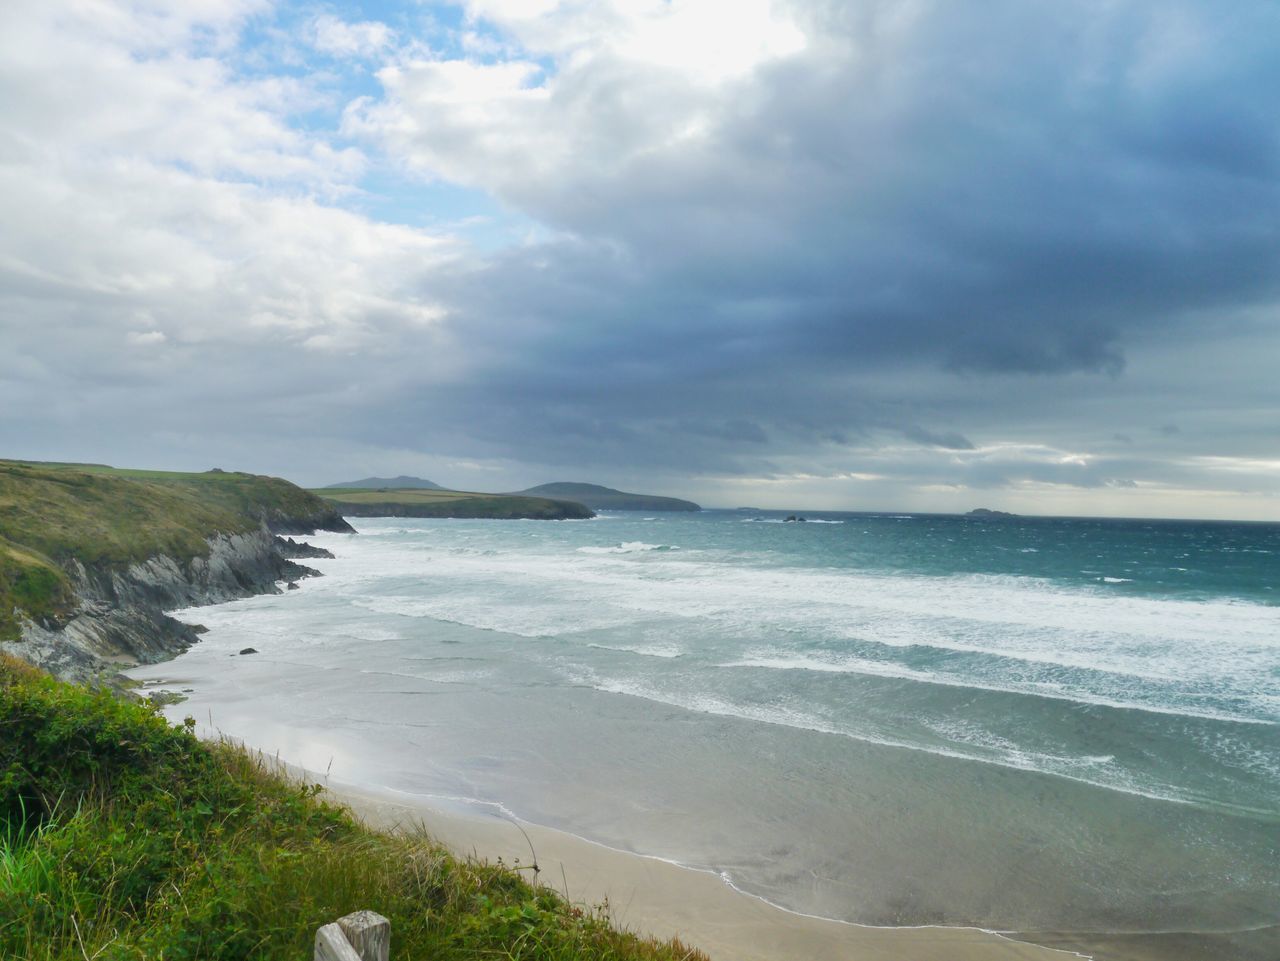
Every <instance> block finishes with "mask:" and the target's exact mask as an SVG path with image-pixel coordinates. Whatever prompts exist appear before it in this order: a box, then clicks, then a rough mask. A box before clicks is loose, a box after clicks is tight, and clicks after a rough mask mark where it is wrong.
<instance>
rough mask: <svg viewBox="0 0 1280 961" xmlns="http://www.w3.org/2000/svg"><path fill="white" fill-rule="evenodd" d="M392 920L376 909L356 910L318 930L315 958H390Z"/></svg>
mask: <svg viewBox="0 0 1280 961" xmlns="http://www.w3.org/2000/svg"><path fill="white" fill-rule="evenodd" d="M390 954H391V922H390V921H388V920H387V919H386V918H384V917H383V916H382V915H380V914H375V913H374V912H373V911H356V912H355V913H353V914H348V915H347V916H346V917H344V918H339V919H338V920H337V921H335V922H334V923H333V924H326V925H325V926H324V927H322V928H320V930H318V931H317V932H316V950H315V957H314V961H389V958H390Z"/></svg>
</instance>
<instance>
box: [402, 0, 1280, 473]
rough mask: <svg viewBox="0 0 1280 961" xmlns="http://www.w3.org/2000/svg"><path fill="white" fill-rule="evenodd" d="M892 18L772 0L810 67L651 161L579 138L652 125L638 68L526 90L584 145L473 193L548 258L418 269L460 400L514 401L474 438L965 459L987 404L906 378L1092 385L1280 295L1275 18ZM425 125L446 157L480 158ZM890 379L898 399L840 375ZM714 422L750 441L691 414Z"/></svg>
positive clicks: (777, 69)
mask: <svg viewBox="0 0 1280 961" xmlns="http://www.w3.org/2000/svg"><path fill="white" fill-rule="evenodd" d="M897 6H898V5H889V4H875V3H872V4H859V5H849V4H795V5H793V9H794V11H795V13H796V16H797V19H798V21H799V22H800V23H801V24H802V25H803V26H804V28H805V31H806V34H807V37H808V46H807V47H806V49H805V50H803V51H802V52H800V53H797V54H795V55H794V56H791V57H787V58H784V59H782V60H780V61H778V62H776V63H772V64H766V65H764V66H762V67H760V68H759V69H758V71H757V72H756V74H755V75H754V78H753V79H752V80H751V82H750V83H746V84H742V85H740V86H738V87H735V88H734V97H733V99H732V101H731V102H722V101H716V100H714V99H713V100H711V101H709V106H707V107H706V110H707V111H712V113H710V120H708V121H706V123H707V125H708V126H707V133H706V134H705V135H703V136H701V137H698V138H694V139H692V140H691V141H688V142H681V143H679V144H677V145H676V146H664V145H658V146H653V147H652V149H648V150H640V151H635V152H632V153H630V154H628V153H625V152H623V153H621V154H620V155H619V156H616V157H610V156H608V155H607V151H606V152H605V153H601V152H600V151H598V150H594V149H592V146H591V143H592V138H590V137H589V136H588V135H587V134H586V133H584V132H583V128H584V127H587V128H590V131H591V132H597V133H598V132H599V131H598V130H597V127H598V128H599V129H602V130H607V129H611V127H612V125H617V124H621V123H622V122H623V121H625V120H628V119H630V120H632V121H633V122H635V123H637V124H641V123H645V124H649V125H651V126H653V125H659V124H660V121H661V119H662V118H663V116H664V111H666V110H668V109H670V110H678V109H679V108H678V107H668V105H667V104H664V103H662V102H656V103H655V102H652V101H651V100H648V99H646V96H645V94H646V92H651V91H652V90H654V89H657V88H659V87H660V84H661V78H659V77H657V76H656V75H646V74H645V73H644V71H643V68H640V67H637V66H635V65H630V64H629V65H626V66H625V67H624V66H623V65H621V64H619V63H617V62H612V61H608V60H603V59H602V60H601V61H600V62H597V63H595V64H594V65H590V66H588V67H585V68H581V69H578V70H569V69H568V68H566V69H565V71H564V72H563V74H562V75H561V76H559V77H553V78H552V80H551V81H549V82H550V84H551V85H552V92H551V94H550V106H549V107H547V110H548V111H550V112H551V115H552V117H553V119H554V118H555V116H556V114H555V111H557V110H560V111H561V112H568V111H570V110H575V111H578V113H577V114H575V116H574V120H573V122H572V126H571V128H570V130H569V133H568V134H566V135H568V136H577V137H580V138H582V140H583V141H584V144H585V146H584V149H583V150H582V152H581V155H580V156H577V157H571V158H570V159H568V160H566V161H564V162H563V163H562V164H560V165H558V166H556V167H555V168H553V170H552V173H551V174H547V173H546V172H545V171H544V170H543V169H542V168H539V167H538V165H537V164H533V165H530V168H529V170H528V171H521V170H519V169H516V170H506V169H504V170H502V171H500V172H497V173H494V174H492V175H491V176H490V177H489V178H488V179H487V180H486V181H485V184H486V186H487V187H488V188H489V189H492V190H493V191H495V192H496V193H497V194H498V195H499V196H502V197H504V198H505V199H507V200H508V201H509V202H511V203H514V204H516V205H517V206H519V208H520V209H522V210H523V211H525V212H526V213H529V214H531V215H532V216H534V217H536V218H537V219H539V220H540V221H542V222H543V223H546V224H548V225H550V226H552V227H554V228H556V229H559V230H562V231H565V232H567V233H568V234H569V235H571V236H572V237H573V238H574V239H572V240H568V239H566V240H559V241H552V242H544V243H541V244H537V245H534V246H532V247H527V248H520V249H516V250H512V251H508V252H506V253H505V254H503V255H501V256H499V257H496V258H495V259H494V260H493V261H492V262H491V263H490V264H488V265H487V266H485V267H483V268H481V269H480V270H478V271H476V272H474V273H471V274H468V275H466V276H465V277H463V278H461V279H457V280H455V281H449V280H446V281H444V283H445V287H444V288H443V295H444V298H445V300H446V301H447V302H449V303H450V304H451V305H452V307H453V309H454V311H455V313H454V321H453V323H455V324H456V325H457V329H458V332H459V336H467V337H472V338H475V339H477V340H478V341H480V342H482V343H483V344H484V346H483V347H482V348H481V355H482V357H483V360H482V361H481V363H480V364H479V365H478V371H477V376H476V378H475V379H474V380H473V381H471V383H470V384H469V385H468V389H467V390H466V392H465V393H466V396H467V397H468V398H469V400H473V399H475V398H476V397H477V396H479V395H481V394H482V395H483V396H486V397H488V398H489V400H490V403H492V404H500V405H501V404H505V405H507V406H509V407H510V408H512V409H513V410H514V411H515V413H514V414H511V415H508V416H504V417H503V418H501V420H502V421H503V423H504V424H505V425H506V426H507V428H508V429H509V430H510V431H511V433H510V435H509V436H508V437H506V438H499V437H496V436H495V440H498V439H505V440H508V441H510V442H511V443H513V444H515V445H517V446H520V447H523V448H525V455H526V456H528V455H531V454H532V453H533V451H532V450H531V448H533V447H536V446H538V445H544V444H547V443H553V444H555V445H556V446H557V447H558V448H562V449H563V448H564V447H565V442H564V437H551V436H549V435H548V432H547V431H543V430H539V429H538V427H537V423H536V422H537V421H539V420H541V422H542V423H544V424H545V426H546V427H547V428H549V430H550V431H551V432H554V433H557V434H563V433H567V434H568V435H570V436H572V437H578V438H581V439H582V441H583V443H584V445H586V444H591V445H594V451H595V454H596V456H601V455H602V453H603V451H604V450H605V449H607V448H608V447H609V444H608V443H606V441H605V439H603V438H601V437H600V436H598V433H597V432H596V431H595V429H593V428H590V426H589V425H592V424H595V423H597V421H598V422H600V423H609V424H611V425H614V426H613V428H612V429H613V430H614V431H615V432H616V433H615V434H614V435H613V438H614V439H622V438H625V441H624V442H622V443H620V444H619V445H618V447H617V451H618V455H619V456H620V457H622V458H628V457H632V456H635V451H634V449H632V448H629V447H628V446H627V445H628V444H632V443H636V444H640V445H642V446H644V447H645V448H646V449H648V448H651V447H655V446H662V447H664V448H665V449H664V451H662V452H656V451H650V454H652V455H654V456H659V457H662V458H664V459H674V458H677V457H684V456H687V451H686V449H685V448H684V447H683V445H682V444H681V443H680V442H679V439H678V438H679V437H680V436H681V435H685V434H692V435H694V436H695V437H702V438H709V437H712V436H713V435H714V437H715V438H716V439H718V440H722V441H724V442H725V443H724V444H723V445H711V446H710V447H709V448H708V447H704V448H703V449H702V451H701V454H702V456H700V457H698V458H697V459H698V460H699V462H703V461H706V460H707V459H708V458H709V459H710V460H712V461H714V460H715V459H716V456H717V455H718V452H719V453H726V454H727V453H728V452H732V451H737V452H741V453H744V454H749V453H750V451H749V448H750V447H751V446H754V445H758V444H759V443H760V438H761V437H762V436H767V437H768V438H769V439H770V440H771V442H773V443H775V444H777V445H779V446H780V448H781V449H786V448H787V447H788V446H789V444H790V443H791V442H794V443H795V444H796V445H797V446H799V445H802V444H811V443H813V442H814V439H815V438H816V437H818V436H828V437H830V436H835V435H845V436H848V435H850V434H852V435H854V436H859V435H863V434H865V432H866V431H878V430H885V431H890V432H897V433H899V434H900V435H902V436H905V437H907V438H910V439H912V440H915V441H917V442H919V443H923V444H928V445H933V446H938V447H943V448H948V447H952V448H958V449H963V448H967V447H972V446H973V442H972V441H971V440H970V439H968V437H966V436H965V434H966V433H967V432H970V431H973V430H975V429H977V430H982V429H983V428H985V427H986V426H987V424H984V423H983V422H982V421H984V420H985V421H986V422H987V423H991V422H993V421H998V420H999V412H998V411H989V412H986V414H985V416H984V417H982V418H980V419H975V420H971V421H969V422H967V423H963V424H951V423H946V422H945V421H947V419H948V418H947V416H946V404H945V402H943V403H941V404H937V403H931V402H922V403H919V404H913V397H914V395H915V393H916V391H915V387H916V385H918V384H921V383H929V382H937V381H939V380H940V379H943V378H947V377H954V376H957V375H958V376H960V377H961V378H963V377H965V376H966V375H973V376H981V377H1005V376H1010V375H1013V376H1024V375H1030V376H1033V377H1039V378H1043V377H1055V376H1062V375H1068V374H1073V373H1084V374H1088V375H1092V376H1093V377H1095V378H1096V381H1095V382H1096V383H1097V385H1098V387H1097V389H1099V390H1106V389H1108V388H1107V385H1108V383H1109V382H1110V380H1111V379H1113V378H1115V377H1117V376H1122V375H1123V371H1124V369H1125V365H1126V354H1127V351H1130V350H1132V349H1133V346H1134V345H1135V344H1138V343H1141V342H1143V341H1146V340H1149V339H1150V338H1153V337H1154V338H1160V339H1163V340H1165V341H1167V342H1173V343H1184V344H1186V345H1187V349H1188V351H1189V352H1190V351H1194V345H1195V344H1196V343H1197V341H1199V340H1200V339H1201V338H1202V337H1203V336H1204V334H1203V331H1202V329H1201V325H1202V323H1203V317H1204V316H1205V313H1206V312H1208V313H1213V312H1219V311H1221V312H1228V311H1232V310H1236V309H1240V308H1244V307H1248V306H1252V305H1260V304H1264V305H1271V304H1274V303H1275V302H1276V300H1277V298H1280V257H1278V252H1280V187H1278V185H1277V169H1278V163H1280V160H1278V158H1280V147H1278V141H1277V129H1278V125H1277V116H1276V109H1275V107H1274V104H1273V98H1272V95H1271V94H1270V91H1272V90H1275V89H1280V56H1277V49H1278V47H1280V44H1278V43H1277V38H1278V37H1280V13H1278V12H1277V8H1276V7H1274V6H1273V5H1270V4H1246V5H1243V6H1237V7H1234V8H1233V12H1232V14H1231V16H1229V17H1220V16H1217V15H1216V14H1215V13H1214V12H1213V9H1212V8H1211V7H1210V6H1208V5H1205V4H1175V5H1173V6H1170V5H1168V4H1139V3H1129V4H1118V5H1117V4H1093V3H1079V4H1057V5H1053V6H1047V5H1033V6H1028V5H1026V4H1013V3H997V4H986V5H982V7H981V8H975V7H973V6H970V5H960V4H945V5H928V4H926V5H923V6H922V7H920V8H918V9H919V10H920V11H922V12H920V13H919V14H918V16H916V17H915V18H914V19H911V20H910V22H902V21H904V19H909V18H903V17H898V18H897V19H896V20H895V12H894V11H895V9H896V7H897ZM406 109H407V110H408V111H409V114H410V115H411V114H412V110H411V108H406ZM433 116H435V117H437V119H438V114H433ZM655 117H656V119H655ZM593 124H594V125H596V126H595V127H593V126H592V125H593ZM507 133H509V134H510V136H512V137H514V138H517V139H518V138H519V136H520V135H521V133H522V128H521V127H520V126H519V124H518V123H517V124H515V125H514V126H513V127H512V128H511V129H510V130H509V131H507ZM610 136H611V137H613V138H616V139H617V140H619V141H621V142H625V141H626V139H627V138H626V136H625V135H624V134H623V133H621V132H620V131H619V130H615V132H614V134H612V135H610ZM432 137H433V132H432V128H431V127H430V126H427V125H424V126H423V128H422V130H421V132H420V133H419V134H418V138H419V140H418V146H419V147H422V148H423V149H426V150H428V151H429V152H431V155H432V156H433V157H436V158H440V156H441V155H442V154H444V155H448V156H445V158H444V159H443V160H441V159H437V162H438V163H441V164H445V163H447V162H448V159H449V157H454V158H455V159H456V158H457V157H466V156H469V154H470V152H471V151H472V150H474V149H476V148H475V146H474V144H472V143H471V142H470V141H469V140H468V138H467V136H466V134H465V131H464V132H463V133H461V134H459V133H457V132H456V131H455V135H454V139H453V140H451V142H450V143H449V144H447V145H443V146H442V145H441V144H439V143H434V142H432V143H428V142H427V141H430V140H431V138H432ZM605 139H606V141H607V140H608V139H609V137H606V138H605ZM397 146H398V148H399V149H401V150H403V151H405V152H406V153H412V151H413V149H414V145H413V143H411V142H410V143H399V144H398V145H397ZM477 165H478V166H483V164H480V163H479V162H477ZM433 283H435V284H436V286H435V287H434V288H433V289H435V290H436V291H437V292H441V291H442V288H441V287H440V286H439V279H438V278H433ZM886 369H889V370H892V369H898V370H901V371H902V373H903V377H904V382H903V384H902V388H901V391H900V394H899V396H897V397H892V396H886V392H885V391H884V390H883V386H882V385H881V384H877V385H876V386H875V387H869V386H868V385H867V383H866V381H867V379H868V377H870V376H871V375H872V374H873V373H875V374H878V373H882V372H883V371H885V370H886ZM907 379H910V381H911V382H912V383H911V384H910V385H908V384H907V383H906V380H907ZM1028 383H1030V382H1028ZM1077 389H1078V387H1077ZM904 405H905V407H906V408H907V409H903V408H904ZM921 408H923V409H921ZM539 410H543V411H545V410H556V411H559V412H560V413H559V414H558V415H557V416H554V417H541V418H540V417H537V416H536V415H535V414H534V413H533V412H535V411H539ZM691 413H693V414H696V418H695V417H691V416H690V414H691ZM931 418H933V419H934V420H931ZM738 420H741V421H744V422H747V423H750V424H753V425H755V428H756V429H757V430H756V431H752V432H749V435H747V434H744V435H742V436H738V437H733V436H731V435H730V434H729V433H726V432H724V431H722V430H716V429H711V428H706V427H696V426H693V425H694V424H695V423H708V424H724V423H730V422H734V421H738ZM939 421H941V423H939ZM619 425H628V429H629V430H630V431H631V432H630V433H625V434H624V433H622V427H621V426H619ZM493 430H494V432H495V434H498V435H500V434H501V433H502V429H501V428H500V427H498V426H497V425H494V427H493ZM673 438H675V440H673ZM569 446H570V447H572V445H571V444H570V445H569ZM584 451H585V448H584ZM584 451H580V452H579V453H578V454H577V455H576V456H585V452H584ZM563 456H575V455H573V454H572V453H571V451H569V450H566V451H564V455H563ZM731 461H732V457H728V456H726V458H725V461H724V464H723V466H724V467H725V468H726V469H731V463H730V462H731Z"/></svg>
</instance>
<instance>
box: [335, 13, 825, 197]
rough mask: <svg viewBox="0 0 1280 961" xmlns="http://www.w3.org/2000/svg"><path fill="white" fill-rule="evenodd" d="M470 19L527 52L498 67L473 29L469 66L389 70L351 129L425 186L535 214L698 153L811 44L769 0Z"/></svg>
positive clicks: (456, 62)
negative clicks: (746, 96) (547, 199)
mask: <svg viewBox="0 0 1280 961" xmlns="http://www.w3.org/2000/svg"><path fill="white" fill-rule="evenodd" d="M466 9H467V14H468V16H469V17H470V18H471V20H472V22H473V23H476V24H479V23H484V24H486V25H487V26H489V27H490V28H492V29H496V30H498V31H499V34H500V36H502V37H503V38H504V41H505V42H507V43H509V44H511V45H513V48H514V49H518V50H521V51H523V53H522V54H508V56H506V57H505V58H503V59H498V60H492V59H489V58H488V57H487V56H486V54H491V53H493V52H494V51H495V50H503V49H509V48H504V47H503V46H502V45H501V44H497V43H495V42H488V43H481V42H480V40H479V39H477V38H476V36H475V34H474V32H473V33H468V34H466V35H465V36H466V37H471V38H472V39H471V40H470V41H469V42H464V47H469V48H471V49H473V50H475V51H476V55H475V56H474V57H460V58H454V59H435V58H421V57H419V58H415V59H410V60H408V61H407V62H403V63H399V64H395V65H392V66H388V67H386V68H384V69H383V70H382V71H381V72H380V73H379V75H378V76H379V79H380V80H381V81H382V83H383V86H384V88H385V97H384V98H382V99H381V100H378V101H373V100H363V101H361V102H359V103H356V104H353V105H352V107H351V109H350V110H349V111H348V114H347V118H346V123H345V126H344V130H345V131H346V132H347V133H349V134H353V135H362V136H365V137H367V138H369V139H370V140H372V141H374V142H377V143H380V144H382V145H383V146H384V147H386V148H387V149H388V150H389V151H390V152H391V154H392V155H393V156H394V157H396V158H397V159H399V160H401V161H402V162H405V163H406V164H407V165H409V166H410V167H413V168H416V169H418V170H419V171H421V172H422V173H424V174H426V175H428V176H431V177H442V178H444V179H447V180H451V181H454V182H456V183H461V184H466V185H469V186H477V187H481V188H484V189H486V190H490V191H493V192H495V193H497V194H498V195H499V196H502V197H504V198H505V199H508V200H514V201H516V202H517V203H526V204H527V203H530V202H531V200H532V198H533V196H534V195H536V194H548V195H550V194H556V193H559V192H562V191H565V190H569V191H574V190H577V189H578V187H579V185H581V183H582V182H583V181H584V180H605V181H611V182H614V183H616V182H619V181H621V180H624V179H625V176H626V173H625V172H626V170H627V168H628V165H629V164H631V163H633V162H638V161H641V160H645V161H649V162H652V161H653V160H654V158H655V157H661V156H662V155H663V154H664V153H667V152H671V153H676V152H685V151H688V150H690V149H697V146H698V143H699V142H700V141H702V140H705V139H707V138H709V137H711V136H712V135H714V133H715V131H716V128H717V126H718V124H719V122H720V121H721V120H722V119H723V118H726V117H728V116H731V115H732V114H733V112H734V107H735V103H736V101H737V99H738V98H739V97H740V96H741V95H742V92H743V88H744V87H749V85H750V84H751V82H752V76H753V74H754V72H755V71H756V70H758V69H760V68H762V67H764V66H766V65H769V64H772V63H775V62H778V61H780V60H783V59H785V58H787V57H789V56H792V55H794V54H797V53H799V52H801V51H802V50H803V49H804V48H805V46H806V43H807V40H806V37H805V35H804V33H803V31H802V30H801V27H800V26H799V24H798V23H797V21H796V20H795V19H794V18H792V17H791V16H789V15H788V13H787V12H786V11H785V10H784V9H783V8H782V6H781V5H780V4H778V3H773V2H769V0H738V2H720V0H676V2H663V0H609V2H601V3H591V4H581V3H569V2H555V0H548V2H542V3H526V2H518V3H516V2H509V0H471V2H469V3H467V5H466ZM464 39H465V37H464ZM546 60H549V61H551V62H552V63H553V67H552V69H551V70H550V72H548V71H547V70H545V69H544V67H543V66H542V62H543V61H546ZM535 203H536V202H535ZM535 213H544V214H545V210H543V211H535Z"/></svg>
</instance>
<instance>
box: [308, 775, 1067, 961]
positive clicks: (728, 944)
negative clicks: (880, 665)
mask: <svg viewBox="0 0 1280 961" xmlns="http://www.w3.org/2000/svg"><path fill="white" fill-rule="evenodd" d="M292 770H293V771H294V773H295V774H297V773H304V772H299V771H298V770H297V769H292ZM304 776H307V777H308V779H309V780H313V781H318V782H319V783H323V779H317V778H315V777H312V776H308V775H305V773H304ZM327 788H328V792H329V794H330V795H331V796H332V797H333V798H334V800H336V801H338V802H339V803H342V804H345V805H347V806H348V807H350V808H351V810H352V811H353V812H354V813H355V814H356V815H357V816H358V817H360V818H361V819H362V820H363V821H365V822H366V823H367V824H369V825H370V826H372V827H375V828H379V829H383V830H425V831H426V832H427V833H428V834H430V835H431V836H432V837H433V838H435V839H436V840H438V841H440V842H442V843H444V844H445V845H447V846H448V847H449V848H450V849H452V850H453V851H455V852H456V853H458V854H460V855H472V856H476V857H479V858H482V859H486V860H490V861H496V860H498V859H499V858H500V859H502V860H503V861H504V862H505V863H507V864H517V866H528V865H530V864H531V862H532V861H533V854H532V853H531V851H530V847H531V846H532V849H533V851H534V852H536V854H537V862H538V865H539V867H540V868H541V873H540V876H539V877H540V882H541V883H543V884H547V885H550V886H551V887H554V888H555V889H556V890H559V891H561V893H567V894H568V896H569V898H570V900H572V901H574V902H576V903H580V904H587V905H597V904H602V903H605V902H607V903H608V906H609V913H610V915H611V917H612V918H613V921H614V923H615V924H617V925H618V926H619V927H622V928H625V929H627V930H630V931H634V932H637V933H640V934H650V935H655V936H657V937H661V938H668V937H679V938H681V939H682V940H683V941H685V943H687V944H691V945H694V946H696V947H698V948H701V949H702V950H704V951H705V952H707V953H708V954H709V955H710V956H711V957H712V958H713V959H717V961H721V959H723V961H730V959H733V961H795V959H813V961H1065V959H1068V958H1073V957H1078V956H1079V955H1078V954H1076V953H1074V952H1067V951H1061V950H1054V949H1050V948H1046V947H1041V946H1038V945H1034V944H1028V943H1023V942H1019V941H1014V940H1010V939H1007V938H1004V937H1002V936H1000V935H998V934H995V933H992V932H987V931H982V930H979V929H976V928H954V927H919V928H876V927H866V926H863V925H857V924H848V923H844V922H840V921H830V920H826V919H822V918H811V917H806V916H804V915H800V914H795V913H792V912H790V911H786V910H784V909H782V908H779V907H776V906H774V905H772V904H769V903H768V902H766V901H763V900H761V899H759V898H756V897H752V896H751V895H748V894H743V893H741V892H739V891H736V890H734V889H733V888H731V887H730V886H729V885H728V884H726V883H725V882H724V881H723V880H722V879H721V878H720V877H719V876H717V875H715V874H713V873H711V872H706V871H698V870H694V869H691V868H686V867H683V866H680V865H677V864H672V863H670V862H668V861H663V860H660V859H657V858H651V857H644V856H641V855H637V854H632V853H629V852H625V851H617V850H614V849H612V848H608V847H605V846H603V845H599V844H595V843H593V842H590V841H587V840H584V839H582V838H578V837H575V836H573V835H571V834H566V833H564V832H561V831H556V830H552V829H550V828H544V827H541V826H538V825H534V824H526V823H520V824H519V825H518V826H517V823H516V822H514V821H511V820H507V819H504V818H502V817H499V816H496V815H495V816H488V817H486V816H483V815H477V814H469V813H460V812H456V811H448V810H443V809H441V808H439V807H435V806H432V805H431V804H430V803H428V802H427V801H425V800H420V799H416V798H411V797H407V796H401V795H396V794H392V793H390V792H385V793H384V792H377V791H373V790H369V789H364V788H359V787H355V786H351V785H339V784H332V783H330V784H328V785H327ZM522 832H523V833H522ZM526 835H527V840H526ZM517 862H518V863H517ZM527 873H528V872H526V874H527Z"/></svg>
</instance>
